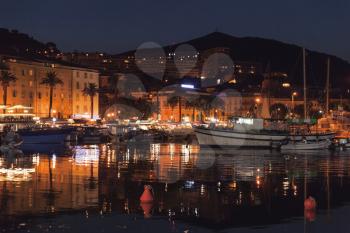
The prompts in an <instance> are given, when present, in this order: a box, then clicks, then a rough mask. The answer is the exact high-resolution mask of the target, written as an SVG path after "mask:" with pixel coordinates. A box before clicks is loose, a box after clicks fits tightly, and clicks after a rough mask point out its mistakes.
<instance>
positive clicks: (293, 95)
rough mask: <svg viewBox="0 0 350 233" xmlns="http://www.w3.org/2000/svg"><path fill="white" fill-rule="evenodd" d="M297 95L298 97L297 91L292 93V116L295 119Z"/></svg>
mask: <svg viewBox="0 0 350 233" xmlns="http://www.w3.org/2000/svg"><path fill="white" fill-rule="evenodd" d="M297 95H298V93H297V92H296V91H294V92H293V93H292V116H293V118H294V97H295V96H297Z"/></svg>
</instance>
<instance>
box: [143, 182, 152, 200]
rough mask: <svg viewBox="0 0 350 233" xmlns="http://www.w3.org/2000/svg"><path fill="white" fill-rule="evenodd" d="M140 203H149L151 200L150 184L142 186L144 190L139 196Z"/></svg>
mask: <svg viewBox="0 0 350 233" xmlns="http://www.w3.org/2000/svg"><path fill="white" fill-rule="evenodd" d="M140 201H141V203H151V202H153V193H152V187H151V186H150V185H145V186H144V191H143V193H142V195H141V197H140Z"/></svg>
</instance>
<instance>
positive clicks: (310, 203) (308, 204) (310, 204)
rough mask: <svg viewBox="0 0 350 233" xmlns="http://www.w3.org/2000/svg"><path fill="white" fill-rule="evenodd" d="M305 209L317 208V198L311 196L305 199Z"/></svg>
mask: <svg viewBox="0 0 350 233" xmlns="http://www.w3.org/2000/svg"><path fill="white" fill-rule="evenodd" d="M304 209H305V210H315V209H316V200H315V198H313V197H311V196H309V197H308V198H306V199H305V201H304Z"/></svg>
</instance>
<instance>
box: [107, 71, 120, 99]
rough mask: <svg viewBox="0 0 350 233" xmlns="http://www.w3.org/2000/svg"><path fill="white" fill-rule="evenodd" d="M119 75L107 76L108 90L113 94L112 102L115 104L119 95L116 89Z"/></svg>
mask: <svg viewBox="0 0 350 233" xmlns="http://www.w3.org/2000/svg"><path fill="white" fill-rule="evenodd" d="M119 78H120V76H119V75H118V74H117V75H111V76H109V77H108V84H109V88H108V89H109V92H110V93H111V94H112V95H113V97H112V102H113V103H114V104H115V103H117V101H118V97H119V90H118V82H119Z"/></svg>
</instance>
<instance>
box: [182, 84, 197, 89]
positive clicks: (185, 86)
mask: <svg viewBox="0 0 350 233" xmlns="http://www.w3.org/2000/svg"><path fill="white" fill-rule="evenodd" d="M181 87H182V88H188V89H194V85H192V84H181Z"/></svg>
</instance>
